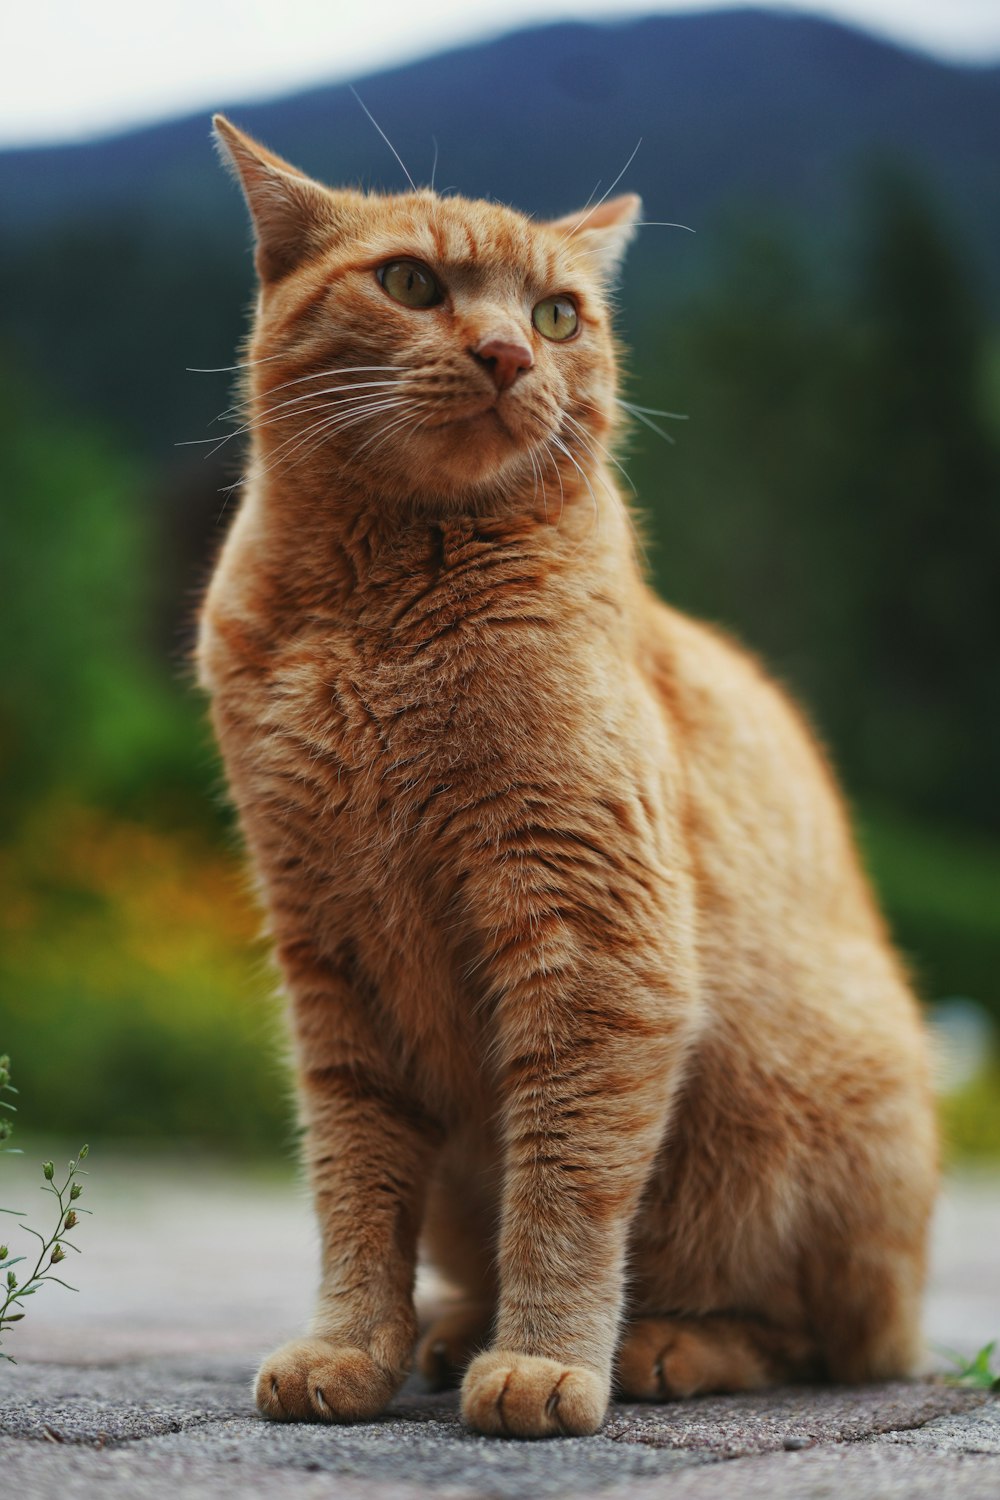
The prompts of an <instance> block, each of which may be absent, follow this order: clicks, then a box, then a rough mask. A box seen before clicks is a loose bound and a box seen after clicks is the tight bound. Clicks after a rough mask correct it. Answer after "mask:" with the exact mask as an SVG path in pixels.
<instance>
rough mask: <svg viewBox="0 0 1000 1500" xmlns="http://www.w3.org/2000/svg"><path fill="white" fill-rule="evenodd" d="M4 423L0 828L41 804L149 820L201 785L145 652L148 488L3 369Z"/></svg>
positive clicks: (151, 567) (183, 712) (99, 439)
mask: <svg viewBox="0 0 1000 1500" xmlns="http://www.w3.org/2000/svg"><path fill="white" fill-rule="evenodd" d="M0 413H2V428H3V431H2V440H0V494H2V495H3V497H4V547H3V549H2V554H0V557H2V561H0V569H2V571H0V597H2V599H3V609H2V611H0V655H2V658H3V662H4V671H3V674H2V676H0V788H2V790H0V823H2V824H3V825H6V826H7V827H8V828H9V827H10V826H11V825H12V824H13V823H15V822H16V821H17V820H18V818H19V817H20V815H21V813H22V812H23V811H24V809H25V807H26V806H27V804H28V802H29V801H30V800H31V799H32V798H37V797H38V796H39V795H42V794H44V795H46V796H59V795H66V794H68V795H72V796H74V797H78V798H80V799H81V800H84V801H93V802H103V803H105V804H106V805H121V806H124V805H131V806H136V805H146V806H147V807H148V806H149V804H150V802H151V800H152V799H154V798H155V797H157V796H159V798H160V799H161V801H162V799H163V798H164V797H168V796H169V794H170V791H171V788H174V789H176V788H183V787H184V786H189V787H191V786H193V785H196V784H200V783H202V782H203V780H204V768H205V764H206V761H207V753H206V748H205V739H204V737H203V735H202V733H201V732H200V730H199V727H198V720H197V718H196V716H195V710H194V708H193V705H192V704H191V703H190V702H189V701H186V700H185V697H184V695H183V693H182V692H181V690H180V684H179V683H178V684H176V685H175V684H174V683H173V682H172V681H171V679H170V676H169V674H168V673H167V672H165V671H164V669H163V664H161V663H157V662H156V660H155V658H154V657H153V654H152V652H151V651H150V649H149V614H150V611H149V596H150V592H151V590H152V589H154V588H155V576H156V567H155V561H154V557H153V555H152V547H151V541H152V536H153V532H152V526H151V517H150V515H149V513H148V508H147V507H145V506H144V499H145V498H146V496H147V494H148V481H147V479H146V477H145V475H144V474H143V473H142V472H141V471H140V470H139V469H138V467H137V466H136V465H135V464H133V463H131V462H130V461H129V460H128V459H127V458H126V457H124V456H123V454H122V453H121V450H120V449H119V448H118V447H115V446H114V445H113V444H112V442H111V440H110V439H109V438H108V437H107V436H106V435H105V434H103V433H102V432H100V431H99V430H98V429H97V428H96V427H95V426H92V425H86V424H83V423H81V422H78V421H77V422H74V421H72V420H70V419H69V418H68V417H67V416H66V414H65V413H64V412H61V411H59V410H58V407H57V406H55V405H54V404H53V403H52V402H46V401H43V399H42V398H41V396H40V395H38V394H37V393H35V392H34V391H33V390H32V389H31V386H30V383H29V382H28V381H26V380H25V379H24V378H23V377H17V378H15V377H14V375H13V374H12V373H11V368H8V367H4V366H3V365H2V364H0ZM204 800H205V799H204V798H203V797H199V798H198V801H197V802H195V799H194V798H193V797H192V798H191V802H192V810H193V808H194V807H196V806H197V805H199V804H200V803H201V802H203V801H204Z"/></svg>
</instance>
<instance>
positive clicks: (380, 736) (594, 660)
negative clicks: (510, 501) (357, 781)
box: [266, 547, 614, 786]
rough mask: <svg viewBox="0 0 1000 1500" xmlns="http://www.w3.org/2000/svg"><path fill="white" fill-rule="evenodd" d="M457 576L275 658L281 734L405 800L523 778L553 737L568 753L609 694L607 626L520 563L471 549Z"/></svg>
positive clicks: (272, 678)
mask: <svg viewBox="0 0 1000 1500" xmlns="http://www.w3.org/2000/svg"><path fill="white" fill-rule="evenodd" d="M468 553H471V556H470V555H467V554H468ZM449 564H450V565H449V566H441V567H437V568H434V569H432V570H427V571H420V572H416V573H415V574H414V575H413V576H411V577H405V578H402V577H399V576H395V577H393V576H390V577H389V578H387V579H386V580H385V581H384V582H383V583H382V584H381V586H379V587H378V588H374V587H373V589H372V598H371V601H370V603H368V604H367V605H366V607H363V608H361V609H360V610H359V611H358V612H357V613H356V614H355V616H354V617H353V618H350V619H348V620H344V621H338V620H337V619H336V618H331V619H329V620H327V621H325V622H322V623H320V622H313V623H312V624H310V625H309V626H308V627H307V628H306V629H304V630H303V631H302V632H301V633H299V634H297V635H296V637H295V638H294V639H292V640H290V641H289V642H288V643H287V644H286V645H285V646H283V647H281V648H279V649H278V650H276V652H275V653H274V656H273V658H272V661H271V664H270V667H269V670H268V673H267V683H266V697H267V700H268V717H269V719H270V721H271V722H272V723H273V724H274V726H275V727H276V729H278V730H279V732H280V730H281V728H282V726H288V725H294V732H295V734H296V736H297V737H298V738H300V740H301V741H302V742H303V743H309V742H311V743H312V744H313V745H314V748H315V751H316V753H317V754H319V755H323V756H330V757H332V758H333V759H335V760H336V761H337V762H338V763H339V764H340V765H341V766H343V768H344V770H345V771H348V772H354V773H358V774H362V773H368V774H369V775H374V776H377V777H378V778H379V779H380V781H382V782H384V783H386V784H387V785H388V784H396V785H399V786H403V785H408V784H410V783H412V781H413V780H414V778H415V777H419V776H421V775H427V774H435V775H440V774H443V773H445V772H447V771H448V769H449V768H451V767H454V766H457V765H461V766H462V767H463V768H464V770H465V771H466V773H469V772H473V771H474V770H475V769H476V767H482V768H484V769H485V768H487V767H489V766H497V765H503V766H505V767H506V768H507V769H510V768H512V767H513V766H515V765H516V764H517V763H518V762H520V761H521V760H523V759H524V758H525V757H526V756H532V755H534V754H535V753H536V752H537V750H538V748H539V747H540V746H542V744H543V743H544V742H547V741H549V740H550V739H551V738H552V737H553V736H556V737H558V738H559V739H561V741H562V743H563V747H564V749H565V748H566V742H567V736H568V735H569V733H570V730H571V728H572V721H573V719H574V717H575V715H576V711H577V710H576V705H578V704H579V701H580V699H581V697H586V696H587V693H588V688H590V689H593V691H595V692H596V693H598V695H599V694H600V693H601V692H602V691H604V692H607V690H608V689H607V680H608V672H607V666H608V662H609V659H611V660H613V656H614V647H613V646H611V645H610V644H609V641H608V629H607V620H606V619H602V618H601V614H600V611H597V612H596V614H597V618H594V616H593V615H591V617H590V618H587V616H586V612H585V611H583V610H581V608H580V602H579V598H578V597H576V598H575V597H574V596H573V595H572V591H570V590H568V589H567V587H566V585H565V582H564V580H563V579H562V578H561V577H560V576H559V575H558V574H557V573H554V572H552V571H548V572H547V571H546V569H545V567H544V564H543V563H541V562H540V561H539V560H538V559H537V558H535V557H531V556H525V555H524V554H523V553H520V552H518V551H517V550H515V549H501V548H483V547H480V548H476V547H469V548H466V549H465V550H464V551H458V552H457V553H456V555H454V556H452V557H449ZM604 614H605V615H607V611H606V610H605V612H604ZM602 683H603V686H602Z"/></svg>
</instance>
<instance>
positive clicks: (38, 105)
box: [0, 0, 1000, 147]
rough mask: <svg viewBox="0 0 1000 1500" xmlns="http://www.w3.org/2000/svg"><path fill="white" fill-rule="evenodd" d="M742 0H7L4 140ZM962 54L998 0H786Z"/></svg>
mask: <svg viewBox="0 0 1000 1500" xmlns="http://www.w3.org/2000/svg"><path fill="white" fill-rule="evenodd" d="M733 4H734V0H704V3H700V4H699V3H691V0H624V3H617V0H161V3H159V4H153V5H143V4H137V3H136V0H24V3H17V0H4V3H3V4H2V15H0V147H3V146H17V145H31V144H36V143H42V142H54V141H60V140H70V139H79V138H84V137H87V136H94V135H99V134H105V133H108V132H112V131H118V130H124V129H128V128H130V127H132V126H136V125H141V124H145V123H150V122H152V121H154V120H159V119H164V118H167V117H169V116H174V115H181V114H187V113H191V112H195V111H199V110H205V111H208V110H211V109H214V108H218V107H219V106H220V105H223V104H228V105H233V104H238V103H242V102H245V101H249V100H254V99H266V98H275V97H278V96H280V95H282V94H285V93H290V92H292V91H294V90H295V89H298V88H303V87H308V86H310V85H312V84H317V83H332V82H337V81H341V80H345V79H357V78H360V77H362V76H363V75H365V74H366V73H372V72H376V71H378V70H379V69H381V68H383V67H388V66H391V65H393V64H395V63H399V62H405V61H408V60H410V59H411V58H415V57H421V56H427V55H429V54H431V53H434V52H439V51H443V50H445V49H446V48H449V47H454V46H458V45H461V44H463V43H465V42H470V41H476V40H480V39H482V38H486V37H490V36H497V35H499V34H501V33H502V32H505V31H513V30H515V29H517V28H519V27H521V26H529V25H533V24H538V23H540V22H543V21H548V20H553V19H558V18H568V17H576V18H578V19H587V18H592V19H595V20H596V19H600V18H616V19H623V18H624V17H626V16H630V15H639V14H648V13H650V12H660V13H663V12H667V11H691V10H708V9H723V8H725V9H730V8H733ZM769 8H770V9H773V10H788V9H793V10H799V11H809V12H812V13H814V14H819V15H825V16H830V17H834V18H837V19H840V20H843V21H849V22H854V23H855V24H858V25H861V26H863V27H864V28H865V29H866V30H868V31H873V32H875V33H877V34H881V35H883V36H887V37H890V38H892V39H893V40H895V41H899V42H903V43H904V44H908V45H910V46H913V47H918V48H921V49H923V50H924V51H928V52H931V53H932V54H934V55H936V56H938V57H942V58H945V59H948V60H950V61H960V62H972V63H977V62H978V63H983V62H995V61H1000V0H816V3H813V0H802V3H799V4H796V5H789V4H787V3H784V0H777V3H772V4H771V5H770V7H769Z"/></svg>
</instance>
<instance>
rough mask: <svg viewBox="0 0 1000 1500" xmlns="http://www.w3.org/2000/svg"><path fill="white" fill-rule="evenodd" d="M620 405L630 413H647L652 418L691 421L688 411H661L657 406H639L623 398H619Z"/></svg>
mask: <svg viewBox="0 0 1000 1500" xmlns="http://www.w3.org/2000/svg"><path fill="white" fill-rule="evenodd" d="M617 401H618V405H619V406H624V407H626V408H627V409H628V410H629V411H645V412H648V413H649V415H650V416H651V417H671V418H672V419H673V421H675V422H689V421H690V420H691V419H690V417H689V416H688V414H687V412H686V411H660V410H659V408H658V407H655V406H637V405H636V403H635V402H634V401H625V400H623V399H622V397H621V396H619V397H617Z"/></svg>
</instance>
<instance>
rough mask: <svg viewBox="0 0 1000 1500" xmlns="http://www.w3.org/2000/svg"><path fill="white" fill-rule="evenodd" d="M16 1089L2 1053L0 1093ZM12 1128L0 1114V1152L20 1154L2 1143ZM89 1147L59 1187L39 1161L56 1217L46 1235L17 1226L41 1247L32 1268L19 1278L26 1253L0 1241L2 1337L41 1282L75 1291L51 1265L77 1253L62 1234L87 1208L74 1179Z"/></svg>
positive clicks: (2, 1103)
mask: <svg viewBox="0 0 1000 1500" xmlns="http://www.w3.org/2000/svg"><path fill="white" fill-rule="evenodd" d="M16 1093H17V1089H16V1088H15V1087H14V1085H13V1084H12V1083H11V1081H10V1058H9V1057H6V1056H4V1057H0V1095H3V1094H16ZM0 1107H2V1108H3V1109H5V1110H7V1111H8V1113H11V1112H14V1111H15V1110H16V1105H14V1104H12V1103H11V1102H10V1100H9V1099H4V1098H0ZM12 1132H13V1125H12V1123H11V1121H10V1120H9V1119H8V1118H7V1115H0V1142H3V1143H4V1144H3V1145H0V1152H3V1153H7V1154H17V1155H20V1152H19V1151H18V1148H17V1147H16V1146H8V1145H6V1142H7V1141H8V1140H9V1139H10V1137H11V1134H12ZM89 1150H90V1148H89V1147H88V1146H82V1147H81V1148H80V1154H79V1156H78V1157H77V1159H76V1160H75V1161H71V1162H70V1164H69V1166H68V1168H67V1172H66V1181H65V1182H64V1183H63V1185H62V1187H57V1186H56V1183H55V1175H56V1172H55V1167H54V1165H53V1163H52V1162H50V1161H47V1162H44V1163H43V1164H42V1177H43V1178H44V1179H45V1180H44V1181H43V1182H42V1184H41V1188H42V1191H43V1192H45V1193H51V1194H52V1196H53V1197H54V1198H55V1199H56V1201H57V1202H58V1204H59V1217H58V1219H57V1220H56V1227H55V1229H54V1230H53V1232H52V1233H51V1234H50V1235H49V1236H48V1237H47V1238H46V1236H45V1235H43V1234H42V1233H41V1232H40V1231H39V1230H37V1229H32V1228H31V1226H30V1225H28V1224H22V1225H21V1228H22V1229H24V1230H26V1231H27V1233H28V1234H33V1235H34V1237H35V1239H36V1240H38V1241H39V1242H40V1244H41V1247H42V1248H41V1251H40V1253H39V1256H38V1259H37V1260H36V1262H35V1266H34V1270H33V1271H32V1272H31V1274H30V1275H29V1276H27V1277H22V1278H21V1279H20V1280H19V1279H18V1277H17V1274H16V1273H15V1271H14V1269H13V1268H14V1266H16V1265H20V1264H21V1262H23V1261H25V1260H27V1256H24V1255H11V1254H10V1251H9V1249H8V1247H7V1246H6V1245H0V1278H2V1280H0V1297H3V1298H4V1300H3V1302H0V1339H2V1338H3V1335H4V1334H5V1333H6V1332H7V1330H8V1329H9V1328H11V1327H12V1326H13V1325H14V1324H15V1323H19V1322H20V1321H21V1319H22V1318H23V1317H24V1313H23V1311H21V1307H22V1304H23V1302H24V1299H25V1297H33V1296H34V1295H35V1293H36V1292H37V1291H38V1289H39V1287H40V1286H43V1285H44V1284H45V1282H46V1281H55V1282H58V1284H59V1285H60V1286H64V1287H66V1289H67V1291H70V1292H75V1291H76V1287H72V1286H70V1285H69V1283H68V1282H66V1281H63V1280H62V1278H61V1277H60V1276H57V1275H56V1274H55V1272H54V1271H53V1269H52V1267H53V1266H58V1265H59V1264H60V1263H61V1262H62V1261H64V1260H65V1259H66V1251H67V1249H69V1250H75V1251H76V1253H77V1254H78V1255H79V1253H80V1247H79V1246H78V1245H75V1244H74V1243H73V1241H72V1240H70V1239H67V1238H66V1236H67V1235H68V1234H69V1232H70V1231H71V1230H72V1229H75V1228H76V1226H77V1224H78V1223H79V1222H80V1217H79V1216H80V1214H85V1213H89V1212H90V1210H89V1209H87V1208H76V1207H75V1206H74V1205H75V1204H76V1203H77V1201H78V1200H79V1198H80V1195H81V1193H82V1192H83V1183H82V1182H78V1181H77V1178H78V1177H86V1175H87V1174H86V1172H84V1171H83V1169H82V1167H81V1166H80V1163H81V1162H83V1161H86V1159H87V1155H88V1152H89ZM0 1213H4V1214H12V1215H13V1216H14V1217H15V1218H19V1219H23V1218H24V1213H23V1211H22V1210H21V1209H17V1208H0ZM0 1359H6V1360H7V1361H8V1362H9V1363H10V1364H12V1365H13V1364H16V1363H17V1360H16V1359H14V1357H13V1355H10V1354H7V1353H5V1352H4V1350H2V1349H0Z"/></svg>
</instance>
